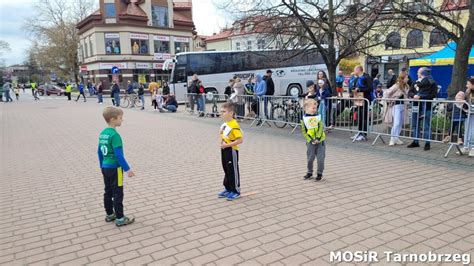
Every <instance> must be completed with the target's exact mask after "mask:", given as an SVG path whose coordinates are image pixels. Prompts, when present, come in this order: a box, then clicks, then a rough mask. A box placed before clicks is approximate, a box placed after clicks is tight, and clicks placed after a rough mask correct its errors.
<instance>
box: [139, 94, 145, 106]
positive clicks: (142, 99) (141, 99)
mask: <svg viewBox="0 0 474 266" xmlns="http://www.w3.org/2000/svg"><path fill="white" fill-rule="evenodd" d="M139 97H140V101H141V102H142V105H143V107H142V108H145V95H143V94H142V95H140V96H139Z"/></svg>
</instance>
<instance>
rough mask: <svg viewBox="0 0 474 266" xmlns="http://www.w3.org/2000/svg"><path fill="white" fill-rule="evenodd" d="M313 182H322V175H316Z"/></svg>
mask: <svg viewBox="0 0 474 266" xmlns="http://www.w3.org/2000/svg"><path fill="white" fill-rule="evenodd" d="M315 181H316V182H317V181H324V179H323V175H322V174H318V175H317V176H316V179H315Z"/></svg>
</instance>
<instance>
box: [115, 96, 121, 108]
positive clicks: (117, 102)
mask: <svg viewBox="0 0 474 266" xmlns="http://www.w3.org/2000/svg"><path fill="white" fill-rule="evenodd" d="M114 104H115V106H117V107H118V106H120V94H119V93H114Z"/></svg>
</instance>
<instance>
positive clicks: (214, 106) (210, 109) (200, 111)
mask: <svg viewBox="0 0 474 266" xmlns="http://www.w3.org/2000/svg"><path fill="white" fill-rule="evenodd" d="M228 99H229V97H228V96H227V95H226V94H213V93H207V94H196V93H186V94H185V107H186V108H185V112H186V113H188V114H195V115H198V116H212V117H217V116H219V110H220V106H221V105H222V104H223V103H225V102H227V101H228Z"/></svg>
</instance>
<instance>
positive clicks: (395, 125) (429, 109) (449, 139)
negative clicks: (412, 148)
mask: <svg viewBox="0 0 474 266" xmlns="http://www.w3.org/2000/svg"><path fill="white" fill-rule="evenodd" d="M374 104H378V105H380V106H382V108H383V112H382V113H381V115H382V121H379V123H378V124H377V123H374V122H375V121H376V120H375V119H372V124H371V126H370V128H371V130H370V133H372V134H376V135H377V136H376V138H375V140H374V142H373V143H372V145H374V144H375V143H376V142H377V140H379V139H380V140H381V141H382V142H383V143H385V141H384V139H383V137H384V136H385V137H389V138H390V141H389V145H397V144H403V141H401V139H408V140H411V141H425V143H426V142H428V143H430V142H436V143H447V144H449V148H448V150H447V151H446V153H445V157H447V156H448V154H449V152H450V151H451V149H452V148H453V147H456V148H457V150H458V152H459V153H460V154H462V153H463V150H462V148H465V149H464V151H465V150H468V151H469V150H470V149H471V147H472V141H473V137H472V134H473V133H474V131H473V130H472V127H473V126H474V125H473V122H472V120H473V119H472V118H474V117H472V112H473V107H472V105H470V104H469V103H467V102H465V101H462V102H459V101H448V100H413V99H382V100H377V101H375V102H374Z"/></svg>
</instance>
